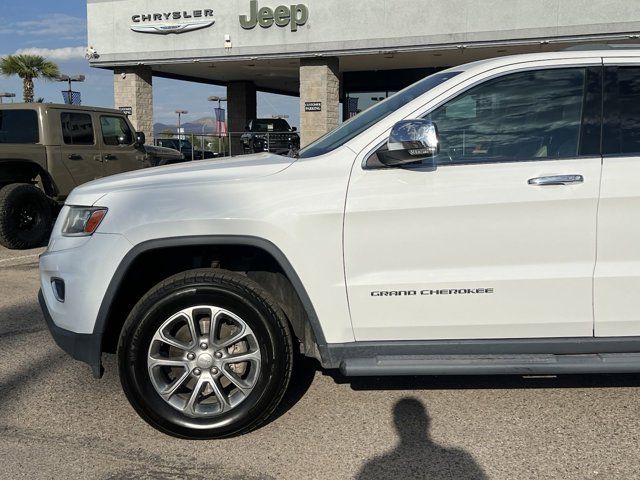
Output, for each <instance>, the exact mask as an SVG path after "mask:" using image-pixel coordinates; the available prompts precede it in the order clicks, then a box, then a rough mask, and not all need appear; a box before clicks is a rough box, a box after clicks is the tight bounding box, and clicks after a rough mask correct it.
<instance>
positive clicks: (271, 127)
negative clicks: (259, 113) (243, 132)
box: [251, 118, 291, 132]
mask: <svg viewBox="0 0 640 480" xmlns="http://www.w3.org/2000/svg"><path fill="white" fill-rule="evenodd" d="M251 127H252V128H251V130H252V131H253V132H288V131H289V130H291V127H290V126H289V123H287V121H286V120H282V119H281V118H275V119H273V120H271V119H266V120H263V119H258V120H254V121H253V123H252V124H251Z"/></svg>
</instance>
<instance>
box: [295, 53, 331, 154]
mask: <svg viewBox="0 0 640 480" xmlns="http://www.w3.org/2000/svg"><path fill="white" fill-rule="evenodd" d="M339 123H340V69H339V62H338V59H337V58H313V59H302V60H301V61H300V134H301V138H300V143H301V146H303V147H304V146H306V145H308V144H310V143H311V142H313V141H314V140H316V139H317V138H320V137H321V136H322V135H324V134H325V133H327V132H330V131H331V130H333V129H334V128H336V127H337V126H338V125H339Z"/></svg>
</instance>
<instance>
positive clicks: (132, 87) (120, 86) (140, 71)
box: [113, 66, 153, 143]
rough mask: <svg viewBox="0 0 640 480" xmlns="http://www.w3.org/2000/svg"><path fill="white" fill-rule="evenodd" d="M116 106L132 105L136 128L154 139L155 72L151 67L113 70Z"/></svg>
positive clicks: (132, 115)
mask: <svg viewBox="0 0 640 480" xmlns="http://www.w3.org/2000/svg"><path fill="white" fill-rule="evenodd" d="M113 94H114V101H115V107H116V108H120V107H131V110H132V114H131V116H130V117H129V120H131V123H132V124H133V126H134V127H135V129H136V130H137V131H139V132H144V134H145V135H146V137H147V143H151V142H152V141H153V73H152V71H151V67H145V66H137V67H121V68H116V69H114V71H113Z"/></svg>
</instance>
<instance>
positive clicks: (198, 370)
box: [193, 368, 202, 377]
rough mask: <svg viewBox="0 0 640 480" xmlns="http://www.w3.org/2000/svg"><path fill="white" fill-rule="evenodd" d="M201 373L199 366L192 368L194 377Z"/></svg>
mask: <svg viewBox="0 0 640 480" xmlns="http://www.w3.org/2000/svg"><path fill="white" fill-rule="evenodd" d="M201 373H202V370H200V369H199V368H196V369H194V370H193V374H194V375H195V376H196V377H199V376H200V374H201Z"/></svg>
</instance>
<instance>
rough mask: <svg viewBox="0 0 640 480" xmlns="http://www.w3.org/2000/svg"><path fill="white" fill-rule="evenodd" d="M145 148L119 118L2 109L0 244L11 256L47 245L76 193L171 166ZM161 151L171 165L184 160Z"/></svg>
mask: <svg viewBox="0 0 640 480" xmlns="http://www.w3.org/2000/svg"><path fill="white" fill-rule="evenodd" d="M144 142H145V137H144V134H143V133H136V132H135V131H134V129H133V127H132V126H131V123H130V122H129V120H128V118H127V117H126V116H125V115H124V114H123V113H122V112H120V111H118V110H111V109H105V108H93V107H80V106H70V105H52V104H39V103H29V104H25V103H21V104H5V105H0V244H1V245H4V246H5V247H7V248H12V249H27V248H34V247H38V246H42V245H43V244H45V243H46V241H47V240H48V238H49V234H50V231H51V226H52V223H53V219H54V217H55V215H56V214H57V210H58V205H59V204H60V202H62V201H64V199H65V198H66V197H67V195H69V193H70V192H71V190H73V189H74V188H75V187H76V186H77V185H80V184H82V183H85V182H88V181H90V180H93V179H96V178H100V177H105V176H108V175H113V174H116V173H120V172H126V171H129V170H136V169H139V168H143V167H148V166H154V165H155V164H158V163H171V162H167V160H166V156H167V152H158V151H157V150H158V149H157V147H154V149H153V151H149V152H147V151H146V150H145V147H144ZM166 150H167V151H168V152H169V154H168V155H169V156H171V155H173V154H175V156H176V159H177V161H180V160H181V159H182V158H183V157H182V155H181V154H180V153H179V152H174V151H173V150H170V149H166ZM154 156H163V159H162V160H161V162H157V161H155V160H156V159H154V158H153V157H154ZM178 158H179V160H178Z"/></svg>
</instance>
